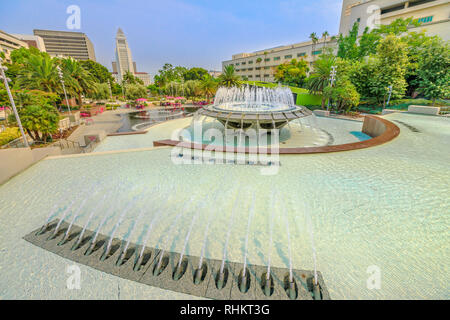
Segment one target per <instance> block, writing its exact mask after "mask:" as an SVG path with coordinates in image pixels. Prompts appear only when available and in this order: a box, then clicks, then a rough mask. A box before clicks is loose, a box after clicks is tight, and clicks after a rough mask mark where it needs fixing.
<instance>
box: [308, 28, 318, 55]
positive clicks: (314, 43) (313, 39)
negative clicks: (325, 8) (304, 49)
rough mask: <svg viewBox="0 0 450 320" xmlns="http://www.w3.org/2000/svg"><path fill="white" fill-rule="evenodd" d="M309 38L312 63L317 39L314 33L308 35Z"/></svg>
mask: <svg viewBox="0 0 450 320" xmlns="http://www.w3.org/2000/svg"><path fill="white" fill-rule="evenodd" d="M309 38H310V39H311V41H312V57H313V61H314V58H315V54H314V52H315V51H316V44H317V41H318V40H319V39H318V38H317V34H316V33H315V32H313V33H311V34H310V35H309Z"/></svg>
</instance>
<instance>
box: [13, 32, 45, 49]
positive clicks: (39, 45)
mask: <svg viewBox="0 0 450 320" xmlns="http://www.w3.org/2000/svg"><path fill="white" fill-rule="evenodd" d="M13 36H14V37H16V38H17V39H20V40H22V41H23V42H26V43H27V44H28V46H29V47H35V48H36V49H38V50H39V51H41V52H47V50H46V49H45V43H44V39H42V38H41V37H39V36H35V35H31V34H13Z"/></svg>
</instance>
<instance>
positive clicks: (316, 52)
mask: <svg viewBox="0 0 450 320" xmlns="http://www.w3.org/2000/svg"><path fill="white" fill-rule="evenodd" d="M321 53H322V50H316V51H313V53H312V54H313V55H318V54H321Z"/></svg>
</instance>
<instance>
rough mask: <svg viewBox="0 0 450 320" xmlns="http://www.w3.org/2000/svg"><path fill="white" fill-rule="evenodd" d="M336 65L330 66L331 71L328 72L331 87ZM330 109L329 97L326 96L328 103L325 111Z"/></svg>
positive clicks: (334, 78)
mask: <svg viewBox="0 0 450 320" xmlns="http://www.w3.org/2000/svg"><path fill="white" fill-rule="evenodd" d="M336 74H337V72H336V66H332V67H331V73H330V82H331V87H333V83H334V81H335V80H336ZM329 109H330V99H329V98H328V105H327V111H328V110H329Z"/></svg>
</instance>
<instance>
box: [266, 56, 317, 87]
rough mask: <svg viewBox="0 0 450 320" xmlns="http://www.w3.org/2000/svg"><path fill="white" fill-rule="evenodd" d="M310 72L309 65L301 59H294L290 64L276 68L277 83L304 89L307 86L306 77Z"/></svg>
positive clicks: (286, 63)
mask: <svg viewBox="0 0 450 320" xmlns="http://www.w3.org/2000/svg"><path fill="white" fill-rule="evenodd" d="M308 72H309V68H308V63H307V62H306V61H305V60H303V59H301V60H297V59H292V60H291V61H289V62H285V63H283V64H280V65H278V66H277V67H275V75H274V76H275V81H277V82H281V83H282V84H285V85H289V86H294V87H302V86H303V85H304V84H305V80H306V75H307V73H308Z"/></svg>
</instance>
